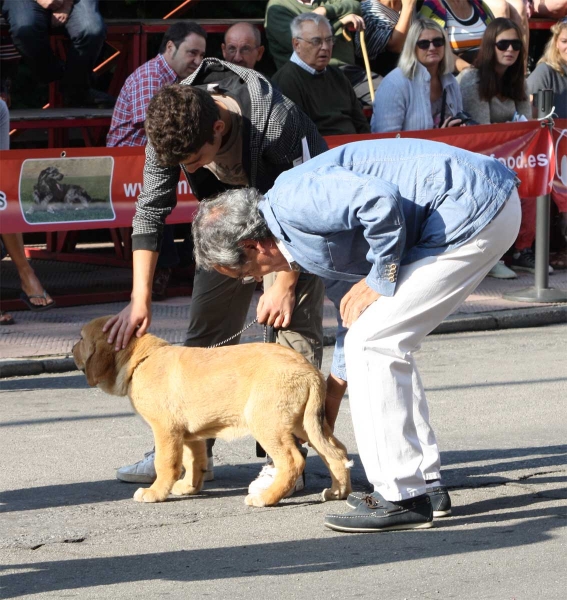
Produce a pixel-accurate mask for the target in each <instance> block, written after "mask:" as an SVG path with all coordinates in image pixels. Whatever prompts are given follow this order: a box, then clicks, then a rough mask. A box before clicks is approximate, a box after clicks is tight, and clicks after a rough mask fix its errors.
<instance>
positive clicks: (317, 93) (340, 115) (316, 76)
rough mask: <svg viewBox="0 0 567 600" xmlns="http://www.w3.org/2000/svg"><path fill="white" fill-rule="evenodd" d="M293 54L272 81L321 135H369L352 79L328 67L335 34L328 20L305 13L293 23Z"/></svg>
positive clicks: (336, 69)
mask: <svg viewBox="0 0 567 600" xmlns="http://www.w3.org/2000/svg"><path fill="white" fill-rule="evenodd" d="M291 35H292V43H293V50H294V52H293V54H292V55H291V59H290V60H289V62H287V63H286V64H285V65H284V66H283V67H282V68H281V69H279V70H278V71H277V73H276V74H275V75H274V76H273V77H272V82H273V83H274V84H275V85H277V86H278V87H279V89H280V91H281V92H282V93H283V94H284V95H285V96H287V97H288V98H289V99H290V100H293V102H295V104H297V106H299V107H300V108H301V109H302V110H303V112H305V113H306V114H307V116H308V117H310V118H311V120H312V121H313V122H314V123H315V125H316V126H317V129H318V130H319V133H320V134H321V135H340V134H347V133H370V127H369V125H368V121H367V120H366V117H365V116H364V113H363V112H362V108H361V106H360V102H359V101H358V98H357V97H356V95H355V93H354V90H353V88H352V85H351V84H350V82H349V80H348V79H347V78H346V77H345V76H344V75H343V74H342V72H341V70H340V69H339V68H338V67H332V66H330V65H329V61H330V60H331V52H332V50H333V33H332V31H331V25H330V23H329V21H328V19H327V18H326V17H323V16H322V15H318V14H315V13H304V14H302V15H299V16H297V17H295V19H294V20H293V21H292V22H291Z"/></svg>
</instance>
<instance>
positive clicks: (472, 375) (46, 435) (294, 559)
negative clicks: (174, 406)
mask: <svg viewBox="0 0 567 600" xmlns="http://www.w3.org/2000/svg"><path fill="white" fill-rule="evenodd" d="M23 314H24V313H22V315H23ZM90 316H91V315H90V314H87V313H86V312H85V314H84V315H83V317H84V318H86V317H90ZM65 322H66V321H65V320H64V319H61V321H60V325H61V326H63V325H64V324H65ZM566 339H567V324H562V325H551V326H546V327H543V326H542V327H536V328H529V329H505V330H500V331H496V330H493V331H475V332H464V333H453V334H450V335H446V334H441V335H435V336H429V337H428V338H427V339H426V340H425V342H424V344H423V347H422V350H421V352H419V353H417V356H416V360H417V363H418V365H419V367H420V370H421V374H422V378H423V381H424V385H425V388H426V392H427V394H428V398H429V404H430V408H431V420H432V423H433V426H434V428H435V430H436V432H437V436H438V442H439V445H440V448H441V457H442V462H443V470H442V472H443V477H444V481H445V483H446V484H447V485H448V486H449V488H450V491H451V496H452V500H453V516H452V517H450V518H447V519H438V520H436V521H435V523H434V525H435V526H434V527H433V528H432V529H429V530H423V531H413V532H412V531H409V532H395V533H394V532H391V533H380V534H341V533H337V532H332V531H329V530H327V529H325V528H324V526H323V519H324V516H325V514H327V513H329V512H337V513H341V512H343V511H345V510H346V509H345V506H344V504H343V503H341V502H331V503H322V502H321V501H320V492H321V490H322V489H323V488H325V487H328V486H329V483H330V480H329V477H328V474H327V472H326V470H325V467H324V466H323V463H322V462H321V461H320V459H319V458H318V457H317V456H316V455H315V454H314V452H313V450H311V449H310V450H309V456H308V459H307V467H306V472H307V485H306V489H305V490H304V491H303V492H301V493H300V494H298V495H296V496H293V497H291V498H289V499H287V500H284V501H283V502H282V503H281V505H280V506H278V507H275V508H261V509H259V508H252V507H248V506H246V505H245V504H244V497H245V494H246V488H247V486H248V484H249V482H250V481H251V480H252V479H254V477H255V476H256V474H257V473H258V469H259V468H260V466H261V459H258V458H256V456H255V452H254V443H253V440H252V439H250V438H243V439H240V440H236V441H234V442H231V443H228V442H224V441H218V442H217V444H216V445H215V448H214V455H215V480H214V481H212V482H210V483H208V484H206V487H205V489H204V490H203V492H202V493H201V494H199V495H198V496H195V497H186V498H173V497H172V498H170V499H169V500H168V501H166V502H164V503H160V504H139V503H137V502H135V501H134V500H133V499H132V496H133V494H134V492H135V490H136V489H137V487H138V485H136V484H125V483H121V482H119V481H117V480H116V479H115V476H114V474H115V469H116V468H118V467H120V466H121V465H124V464H128V463H130V462H133V461H135V460H138V459H139V458H141V456H142V455H143V452H144V451H146V450H148V449H149V448H150V447H151V444H152V440H151V433H150V431H149V430H148V428H147V426H146V425H145V424H144V423H143V422H142V421H141V420H140V419H139V418H138V417H136V416H135V415H134V414H133V411H132V408H131V406H130V403H129V401H128V399H127V398H118V397H113V396H108V395H106V394H105V393H103V392H102V391H100V390H98V389H92V388H88V387H87V384H86V381H85V378H84V376H83V374H82V373H78V372H76V371H75V372H69V373H52V374H41V375H37V376H31V377H14V378H10V379H3V380H2V381H1V382H0V388H1V393H0V411H1V417H0V456H1V460H2V469H1V476H0V565H1V566H0V597H2V598H24V599H27V598H30V599H33V600H36V599H41V600H43V599H44V598H45V599H51V598H57V599H60V598H81V600H83V599H85V600H91V599H92V600H106V599H109V600H121V599H127V600H130V599H143V600H145V599H148V600H149V599H152V600H153V599H154V598H171V599H175V600H177V599H187V598H190V599H201V598H203V599H205V598H212V599H217V598H218V599H221V598H222V599H224V598H230V599H236V600H240V599H242V600H249V599H255V598H270V599H271V598H273V599H278V600H279V599H280V598H281V599H301V600H304V599H305V598H337V599H343V598H379V599H381V600H404V599H406V600H424V599H426V600H430V599H436V600H437V599H458V600H512V599H514V600H535V599H538V600H539V599H543V600H564V598H565V597H566V592H565V590H567V571H566V569H565V557H566V547H567V529H566V526H567V445H566V442H565V432H566V431H567V412H566V411H565V398H566V397H567V383H566V382H567V354H566V353H565V340H566ZM330 358H331V348H326V349H325V363H324V366H323V370H324V371H325V372H326V371H328V369H329V365H330ZM204 376H206V373H204ZM336 433H337V436H338V437H339V439H341V440H342V441H343V442H344V443H345V444H346V446H347V448H348V451H349V454H350V456H351V458H353V460H354V463H355V466H354V468H353V470H352V477H353V484H354V487H355V489H357V490H360V489H363V488H364V486H365V483H366V482H365V477H364V472H363V469H362V466H361V464H360V459H359V457H358V454H357V449H356V442H355V439H354V434H353V430H352V425H351V420H350V410H349V402H348V398H347V399H346V400H345V401H344V402H343V405H342V407H341V411H340V414H339V419H338V422H337V429H336Z"/></svg>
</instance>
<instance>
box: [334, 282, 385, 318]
mask: <svg viewBox="0 0 567 600" xmlns="http://www.w3.org/2000/svg"><path fill="white" fill-rule="evenodd" d="M378 298H380V294H379V293H378V292H375V291H374V290H373V289H372V288H371V287H368V284H367V283H366V280H365V279H361V280H360V281H359V282H358V283H355V284H354V285H353V286H352V287H351V288H350V290H349V291H348V292H347V293H346V294H345V295H344V296H343V299H342V300H341V306H340V312H341V319H342V320H343V325H344V326H345V327H347V328H348V327H350V326H351V325H352V324H353V323H354V322H355V321H356V320H357V319H358V317H360V315H361V314H362V313H363V312H364V311H365V310H366V309H367V308H368V307H369V306H370V305H371V304H372V303H373V302H376V300H378Z"/></svg>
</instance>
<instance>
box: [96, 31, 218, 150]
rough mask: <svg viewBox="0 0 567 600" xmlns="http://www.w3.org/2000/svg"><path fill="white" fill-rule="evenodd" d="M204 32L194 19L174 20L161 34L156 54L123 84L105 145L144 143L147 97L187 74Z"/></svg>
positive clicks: (197, 60) (201, 49) (197, 59)
mask: <svg viewBox="0 0 567 600" xmlns="http://www.w3.org/2000/svg"><path fill="white" fill-rule="evenodd" d="M206 40H207V33H206V31H205V30H204V29H203V28H202V27H201V26H200V25H197V23H192V22H190V21H185V22H180V23H175V25H172V26H171V27H170V28H169V29H168V30H167V31H166V32H165V33H164V35H163V39H162V42H161V46H160V49H159V54H158V55H157V56H156V57H155V58H152V59H151V60H149V61H148V62H146V63H144V64H143V65H142V66H141V67H138V68H137V69H136V70H135V71H134V72H133V73H132V75H130V77H128V79H126V82H125V83H124V85H123V86H122V89H121V90H120V94H119V96H118V100H117V101H116V106H115V107H114V112H113V113H112V122H111V124H110V130H109V132H108V136H107V138H106V145H107V146H109V147H115V146H145V145H146V141H147V138H146V132H145V130H144V121H145V120H146V111H147V108H148V104H149V103H150V100H151V99H152V98H153V96H154V94H155V93H156V92H157V91H158V90H160V89H161V88H162V87H163V86H164V85H168V84H170V83H175V82H176V81H181V80H183V79H185V78H186V77H189V75H191V74H192V73H194V72H195V71H196V70H197V67H198V66H199V65H200V64H201V62H202V60H203V58H204V56H205V50H206V44H207V41H206Z"/></svg>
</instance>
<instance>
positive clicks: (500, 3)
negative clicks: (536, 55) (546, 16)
mask: <svg viewBox="0 0 567 600" xmlns="http://www.w3.org/2000/svg"><path fill="white" fill-rule="evenodd" d="M484 1H485V2H486V4H487V5H488V7H489V8H490V10H491V11H492V14H493V15H494V17H495V18H498V17H503V18H505V19H510V20H512V21H514V23H516V25H518V26H519V28H520V29H521V30H522V40H523V42H524V48H526V55H525V56H526V60H527V57H528V55H527V51H528V49H529V47H530V24H529V18H530V16H531V14H532V12H533V0H484Z"/></svg>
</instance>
